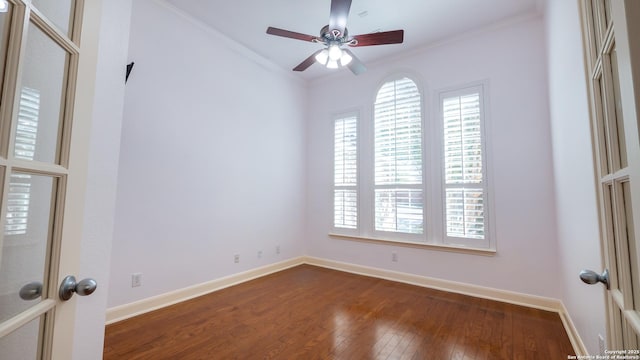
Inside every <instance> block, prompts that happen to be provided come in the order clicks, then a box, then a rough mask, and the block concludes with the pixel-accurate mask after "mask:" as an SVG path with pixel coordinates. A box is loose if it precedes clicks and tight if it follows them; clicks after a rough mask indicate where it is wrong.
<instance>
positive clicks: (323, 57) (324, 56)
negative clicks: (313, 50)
mask: <svg viewBox="0 0 640 360" xmlns="http://www.w3.org/2000/svg"><path fill="white" fill-rule="evenodd" d="M328 60H329V50H327V49H324V50H322V51H321V52H319V53H318V55H316V61H317V62H318V63H319V64H322V65H327V61H328Z"/></svg>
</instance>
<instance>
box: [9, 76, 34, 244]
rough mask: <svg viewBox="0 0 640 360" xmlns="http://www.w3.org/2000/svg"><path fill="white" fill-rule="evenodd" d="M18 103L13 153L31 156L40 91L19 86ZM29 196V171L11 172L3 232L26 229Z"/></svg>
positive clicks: (10, 232)
mask: <svg viewBox="0 0 640 360" xmlns="http://www.w3.org/2000/svg"><path fill="white" fill-rule="evenodd" d="M19 106H20V108H19V111H18V128H17V129H16V140H15V141H16V144H15V152H14V156H15V158H16V159H23V160H33V159H34V157H35V152H36V143H37V135H38V119H39V116H40V92H39V91H38V90H36V89H31V88H27V87H25V88H23V89H22V92H21V93H20V105H19ZM30 199H31V175H29V174H20V173H12V174H11V176H10V179H9V193H8V195H7V217H6V223H5V228H4V233H5V235H24V234H26V233H27V220H28V218H29V203H30Z"/></svg>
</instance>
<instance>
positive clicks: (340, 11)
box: [329, 0, 351, 35]
mask: <svg viewBox="0 0 640 360" xmlns="http://www.w3.org/2000/svg"><path fill="white" fill-rule="evenodd" d="M350 8H351V0H331V13H330V14H329V31H331V30H338V31H340V34H341V35H342V34H344V29H345V28H346V27H347V18H348V17H349V9H350Z"/></svg>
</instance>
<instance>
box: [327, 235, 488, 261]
mask: <svg viewBox="0 0 640 360" xmlns="http://www.w3.org/2000/svg"><path fill="white" fill-rule="evenodd" d="M329 237H332V238H335V239H343V240H353V241H362V242H368V243H376V244H379V243H387V244H393V245H399V246H407V247H413V248H420V249H430V250H438V251H448V252H456V253H463V254H472V255H483V256H494V255H496V253H497V251H496V250H495V249H484V248H472V247H466V246H454V245H443V244H430V243H422V242H416V241H406V240H392V239H384V238H374V237H367V236H357V235H343V234H335V233H329Z"/></svg>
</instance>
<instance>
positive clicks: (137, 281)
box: [131, 273, 142, 287]
mask: <svg viewBox="0 0 640 360" xmlns="http://www.w3.org/2000/svg"><path fill="white" fill-rule="evenodd" d="M138 286H142V273H133V274H131V287H138Z"/></svg>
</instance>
